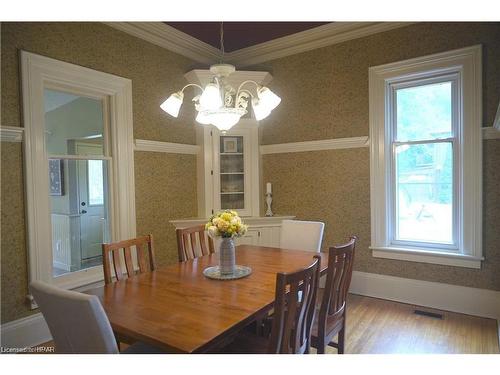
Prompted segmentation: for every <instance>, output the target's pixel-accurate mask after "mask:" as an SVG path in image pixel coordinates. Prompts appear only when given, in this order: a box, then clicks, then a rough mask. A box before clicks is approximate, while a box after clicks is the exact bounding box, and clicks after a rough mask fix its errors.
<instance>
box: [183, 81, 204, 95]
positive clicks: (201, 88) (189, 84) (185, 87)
mask: <svg viewBox="0 0 500 375" xmlns="http://www.w3.org/2000/svg"><path fill="white" fill-rule="evenodd" d="M190 86H195V87H198V88H199V89H200V90H201V91H202V92H203V87H201V86H200V85H197V84H196V83H188V84H187V85H186V86H184V87H183V88H182V90H181V91H180V92H182V93H184V90H185V89H187V88H188V87H190Z"/></svg>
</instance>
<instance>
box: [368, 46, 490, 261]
mask: <svg viewBox="0 0 500 375" xmlns="http://www.w3.org/2000/svg"><path fill="white" fill-rule="evenodd" d="M481 110H482V106H481V47H480V46H474V47H469V48H464V49H461V50H455V51H450V52H445V53H440V54H437V55H431V56H425V57H422V58H416V59H412V60H407V61H402V62H397V63H391V64H387V65H383V66H377V67H373V68H370V147H371V156H370V157H371V210H372V212H371V221H372V222H371V226H372V246H371V247H372V251H373V255H374V256H375V257H384V258H391V259H400V260H409V261H419V262H426V263H437V264H446V265H455V266H463V267H473V268H479V267H480V262H481V259H482V253H481V236H482V233H481V205H482V197H481V189H482V185H481V178H482V175H481V144H482V140H481Z"/></svg>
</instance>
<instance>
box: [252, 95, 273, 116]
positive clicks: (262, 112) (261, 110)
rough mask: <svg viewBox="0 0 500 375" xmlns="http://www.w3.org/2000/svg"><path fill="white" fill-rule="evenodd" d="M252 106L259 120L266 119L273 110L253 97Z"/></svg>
mask: <svg viewBox="0 0 500 375" xmlns="http://www.w3.org/2000/svg"><path fill="white" fill-rule="evenodd" d="M252 108H253V113H254V115H255V119H256V120H257V121H260V120H262V119H265V118H266V117H267V116H269V114H270V113H271V111H270V110H269V109H268V108H266V107H265V106H264V105H262V103H261V102H260V100H259V99H257V98H252Z"/></svg>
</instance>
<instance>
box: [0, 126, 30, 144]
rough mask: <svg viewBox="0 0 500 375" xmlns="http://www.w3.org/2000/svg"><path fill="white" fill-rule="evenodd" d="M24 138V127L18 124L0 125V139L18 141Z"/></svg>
mask: <svg viewBox="0 0 500 375" xmlns="http://www.w3.org/2000/svg"><path fill="white" fill-rule="evenodd" d="M23 138H24V128H21V127H19V126H3V125H2V126H0V141H2V142H16V143H20V142H22V141H23Z"/></svg>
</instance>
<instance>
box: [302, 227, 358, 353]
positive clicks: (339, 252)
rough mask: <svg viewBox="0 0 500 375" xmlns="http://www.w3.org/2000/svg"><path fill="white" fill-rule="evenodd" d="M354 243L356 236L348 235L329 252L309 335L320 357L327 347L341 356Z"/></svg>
mask: <svg viewBox="0 0 500 375" xmlns="http://www.w3.org/2000/svg"><path fill="white" fill-rule="evenodd" d="M356 241H357V237H356V236H351V238H350V240H349V242H347V243H346V244H343V245H339V246H334V247H331V248H330V250H329V253H328V271H327V275H326V284H325V289H324V293H323V298H322V299H321V305H320V308H319V310H317V314H316V316H315V319H314V325H313V328H312V334H311V346H312V347H314V348H316V349H317V350H318V354H324V353H325V349H326V346H327V345H328V346H332V347H334V348H337V351H338V353H339V354H343V353H344V345H345V325H346V299H347V292H348V291H349V285H350V284H351V277H352V265H353V261H354V249H355V247H356ZM335 335H338V341H337V342H333V341H332V340H333V338H334V336H335Z"/></svg>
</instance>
